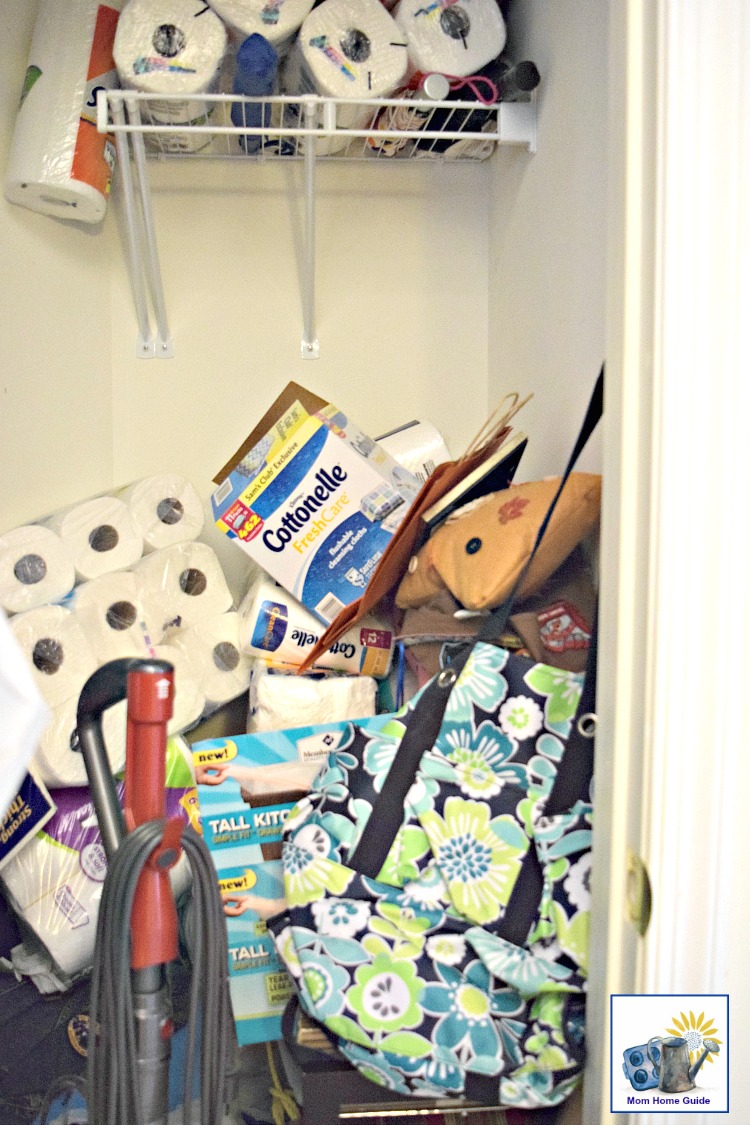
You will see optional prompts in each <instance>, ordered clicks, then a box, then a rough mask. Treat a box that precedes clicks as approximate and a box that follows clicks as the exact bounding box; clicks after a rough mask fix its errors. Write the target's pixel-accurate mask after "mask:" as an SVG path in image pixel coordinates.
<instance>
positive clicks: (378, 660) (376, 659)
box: [238, 576, 394, 679]
mask: <svg viewBox="0 0 750 1125" xmlns="http://www.w3.org/2000/svg"><path fill="white" fill-rule="evenodd" d="M238 614H239V644H240V648H241V650H242V651H243V652H246V653H250V654H252V655H253V656H262V657H267V658H271V660H272V662H273V663H277V664H293V665H297V666H298V667H299V666H300V665H301V664H302V663H303V662H304V659H305V657H306V655H307V653H308V651H309V650H310V648H312V646H313V645H314V644H316V643H317V642H318V640H319V639H320V635H321V632H322V628H321V624H320V621H318V619H317V618H316V617H313V615H312V614H311V613H310V612H309V611H308V610H307V609H305V607H304V606H303V605H301V604H300V603H299V602H298V601H297V600H296V598H293V597H292V596H291V594H288V593H287V592H286V590H283V589H282V588H281V586H277V585H276V583H275V582H273V581H272V579H270V578H268V577H266V576H262V577H261V578H260V579H259V580H258V581H257V582H255V583H254V584H253V585H252V586H251V587H250V589H249V590H248V591H247V593H246V595H245V597H244V598H243V600H242V603H241V604H240V608H239V610H238ZM393 645H394V636H393V631H392V630H391V629H390V628H389V627H388V626H387V625H385V624H383V623H382V622H381V621H378V620H377V619H376V618H374V617H371V616H369V615H368V616H366V617H363V618H362V620H361V621H358V622H357V624H356V625H355V626H353V627H352V628H351V629H349V630H348V631H347V632H346V633H344V634H343V636H341V637H340V638H339V639H338V641H336V642H335V644H333V645H332V646H331V648H330V649H328V651H327V652H325V653H323V654H322V656H321V657H320V659H319V660H317V661H316V663H315V667H316V668H331V669H336V670H337V671H341V672H349V673H352V674H353V675H360V674H361V675H365V676H375V677H376V678H378V679H380V678H382V677H384V676H387V675H388V670H389V668H390V665H391V658H392V656H393Z"/></svg>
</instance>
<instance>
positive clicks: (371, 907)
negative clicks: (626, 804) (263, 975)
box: [269, 644, 592, 1108]
mask: <svg viewBox="0 0 750 1125" xmlns="http://www.w3.org/2000/svg"><path fill="white" fill-rule="evenodd" d="M581 686H582V677H581V676H579V675H575V674H573V673H568V672H563V671H560V670H559V669H555V668H550V667H547V666H546V665H543V664H535V663H534V662H533V661H532V660H529V659H525V658H522V657H518V656H512V657H511V656H510V655H509V654H508V653H507V652H506V651H505V650H503V649H499V648H496V647H494V646H492V645H486V644H477V645H476V646H475V647H474V650H473V651H472V654H471V655H470V657H469V660H468V661H467V663H466V665H465V667H464V668H463V670H462V672H461V674H460V675H459V677H458V679H457V681H456V683H455V684H454V686H453V689H452V691H451V693H450V696H449V700H448V705H447V708H446V711H445V715H444V718H443V722H442V725H441V728H440V732H439V734H438V737H437V740H436V742H435V745H434V746H431V747H425V752H424V754H423V757H422V760H421V763H420V767H419V770H418V772H417V775H416V777H415V779H414V782H413V784H412V785H411V787H410V789H409V792H408V795H407V798H406V801H405V804H404V810H403V821H402V825H401V828H400V830H399V831H398V833H397V835H396V837H395V839H394V840H393V843H392V845H391V848H390V852H389V854H388V857H387V859H386V862H385V864H384V865H383V867H382V869H381V871H380V873H379V875H378V878H377V879H372V878H367V877H365V876H363V875H360V874H359V873H357V872H356V871H355V870H353V869H352V868H351V867H350V866H348V863H349V857H350V856H351V855H352V854H353V852H354V849H355V848H356V846H357V844H358V842H359V841H360V838H361V836H362V833H363V832H364V831H365V829H366V828H367V826H368V824H369V822H370V817H371V814H372V811H373V808H374V806H375V804H376V802H377V800H378V796H379V794H380V793H381V791H382V787H383V782H384V780H385V777H386V776H387V774H388V771H389V770H390V769H391V768H394V761H397V754H398V748H399V745H400V742H401V739H402V737H403V733H404V731H405V729H406V728H407V727H408V725H409V722H410V719H411V717H412V715H413V712H414V709H415V707H416V705H417V699H418V697H414V699H412V700H411V701H410V703H409V704H407V706H406V707H405V708H404V709H403V710H402V711H401V712H400V713H399V715H398V716H394V718H393V721H392V722H391V723H389V725H388V727H387V728H386V729H385V730H383V729H380V730H379V731H378V732H377V733H376V734H369V733H368V728H367V723H366V721H365V722H362V723H360V724H352V725H351V727H350V728H349V729H348V732H347V736H346V737H345V738H343V739H342V741H341V744H340V746H339V748H338V750H337V752H336V753H334V754H332V755H331V756H330V758H329V762H328V766H327V768H326V769H325V770H323V771H322V772H321V774H319V775H318V779H317V781H316V785H315V788H314V790H313V792H311V793H310V795H309V797H308V798H306V799H305V800H303V801H301V802H300V803H299V805H297V807H296V808H295V810H294V812H293V814H292V816H290V818H289V820H288V821H287V825H286V829H285V837H284V850H283V865H284V878H285V887H286V894H287V901H288V909H287V911H286V913H285V914H283V915H281V916H278V917H277V918H275V919H272V920H271V922H270V923H269V928H270V929H271V931H272V932H273V933H274V935H275V941H276V945H277V949H278V951H279V955H280V957H281V958H282V960H283V961H284V963H285V964H286V965H287V967H288V968H289V970H290V972H291V974H292V977H293V979H294V982H295V985H296V987H297V989H298V993H299V998H300V1002H301V1004H302V1006H303V1008H304V1009H305V1011H306V1012H308V1013H309V1014H310V1015H312V1016H313V1018H314V1019H316V1020H318V1021H319V1022H320V1023H322V1024H323V1025H324V1026H325V1027H326V1029H327V1030H328V1032H329V1034H331V1035H333V1036H334V1037H335V1039H336V1041H337V1042H338V1044H339V1048H340V1051H341V1053H342V1054H343V1055H344V1056H345V1057H346V1058H347V1059H348V1060H349V1061H350V1062H351V1063H352V1064H353V1065H354V1066H356V1067H357V1068H358V1069H359V1070H360V1072H361V1073H362V1074H364V1075H366V1076H367V1077H368V1078H369V1079H371V1080H372V1081H373V1082H376V1083H378V1084H379V1085H382V1086H384V1087H387V1088H388V1089H390V1090H393V1091H395V1092H399V1093H412V1094H416V1095H420V1096H424V1095H432V1096H448V1095H461V1094H463V1095H466V1096H469V1095H470V1092H471V1089H472V1088H474V1087H472V1082H473V1081H474V1079H475V1078H476V1079H477V1080H479V1079H481V1080H482V1081H483V1082H484V1083H485V1086H484V1089H485V1090H486V1089H487V1086H486V1083H487V1082H490V1083H491V1084H492V1086H491V1088H492V1089H493V1090H494V1097H495V1099H496V1100H499V1102H500V1104H503V1105H508V1106H521V1107H525V1108H533V1107H543V1106H550V1105H556V1104H558V1103H559V1102H561V1101H562V1100H563V1099H564V1098H565V1097H567V1096H568V1094H569V1093H570V1091H571V1090H572V1089H573V1087H574V1086H575V1084H576V1082H577V1081H578V1080H579V1078H580V1074H581V1070H582V1065H583V1057H584V1049H583V1048H584V1013H585V1005H584V995H585V987H586V985H585V980H586V966H587V953H588V925H589V909H590V891H589V879H590V872H591V828H592V806H591V803H590V799H579V800H578V801H577V802H576V804H575V805H574V806H573V807H572V808H569V809H567V810H565V811H563V812H561V813H557V814H556V815H554V816H547V815H545V803H546V801H547V798H548V796H549V794H550V792H551V791H552V787H553V785H554V782H555V778H556V776H557V772H558V769H559V768H560V763H561V762H562V761H563V759H564V756H565V753H566V747H565V741H566V738H567V736H568V734H569V731H570V727H571V722H572V720H573V718H574V716H575V712H576V708H577V705H578V700H579V697H580V692H581ZM419 695H420V696H421V695H422V693H421V692H420V693H419ZM395 768H398V765H396V767H395ZM589 797H590V795H589ZM371 827H372V826H371ZM375 830H377V826H375ZM527 856H535V857H536V859H538V862H539V866H540V868H541V872H542V884H543V886H542V893H541V901H540V903H539V906H538V909H537V913H536V917H535V919H534V921H533V924H532V926H531V930H530V933H529V936H528V938H527V940H526V942H525V943H524V945H522V946H519V945H515V944H513V943H512V942H510V941H507V940H506V939H505V938H503V937H502V936H501V934H500V932H498V931H499V930H501V928H502V920H503V918H504V915H505V912H506V908H507V907H508V904H509V903H510V902H511V896H512V894H513V889H514V887H515V885H516V881H517V879H518V877H519V872H520V871H521V870H522V866H523V864H524V859H525V857H527ZM467 1091H468V1092H469V1093H468V1094H467Z"/></svg>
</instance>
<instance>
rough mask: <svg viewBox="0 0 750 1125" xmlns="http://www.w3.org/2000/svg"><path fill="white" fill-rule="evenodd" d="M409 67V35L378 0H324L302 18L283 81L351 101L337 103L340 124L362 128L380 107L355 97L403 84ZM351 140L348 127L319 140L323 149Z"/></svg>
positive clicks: (295, 90)
mask: <svg viewBox="0 0 750 1125" xmlns="http://www.w3.org/2000/svg"><path fill="white" fill-rule="evenodd" d="M407 69H408V53H407V42H406V37H405V35H404V34H403V33H402V31H401V30H400V28H399V27H398V26H397V24H396V23H395V21H394V19H393V16H391V14H390V13H389V12H388V11H387V9H386V8H385V7H384V6H383V5H382V4H381V3H380V0H323V3H322V4H318V6H317V7H315V8H313V10H312V11H311V12H310V14H309V16H307V17H306V19H305V20H304V22H303V24H302V27H301V28H300V31H299V34H298V36H297V39H296V41H295V43H294V47H293V48H292V50H291V51H290V52H289V54H288V56H287V60H286V65H285V66H284V68H283V73H282V79H281V82H282V87H283V90H284V92H285V93H287V94H300V95H303V94H321V95H324V96H327V97H336V98H345V99H347V100H350V101H352V103H353V104H352V105H350V106H347V105H343V106H337V107H336V113H337V118H336V125H337V127H338V128H340V129H342V130H345V129H362V128H365V127H367V126H368V125H369V123H370V122H371V121H372V120H373V118H374V116H375V114H376V112H377V110H376V109H375V108H373V107H372V106H366V105H365V106H363V105H359V104H356V103H357V100H358V99H359V100H360V101H361V99H363V98H364V99H368V98H381V97H383V98H384V97H388V96H389V95H390V94H392V93H393V92H394V91H395V90H397V89H398V88H399V86H401V85H402V84H403V82H404V80H405V77H406V74H407ZM320 120H321V122H322V121H323V117H322V115H321V118H320ZM303 144H304V142H303ZM347 144H348V137H347V135H346V133H343V134H342V136H341V138H338V137H335V136H334V137H330V138H321V139H320V140H317V141H316V145H317V151H318V152H319V153H321V154H325V153H332V152H337V151H338V150H340V149H342V148H344V147H345V146H346V145H347Z"/></svg>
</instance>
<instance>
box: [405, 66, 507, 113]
mask: <svg viewBox="0 0 750 1125" xmlns="http://www.w3.org/2000/svg"><path fill="white" fill-rule="evenodd" d="M438 73H439V74H442V73H443V72H442V71H432V70H419V71H417V72H416V73H415V74H412V76H411V78H410V79H409V82H408V84H407V86H406V89H407V90H418V89H419V87H420V86H421V85H422V83H423V82H424V80H425V78H427V77H428V75H430V74H438ZM443 77H444V78H447V79H448V82H449V84H450V88H451V90H460V89H462V87H464V86H468V88H469V89H470V90H471V91H472V93H473V94H474V97H475V98H476V100H477V101H478V102H481V103H482V105H494V104H495V103H496V102H497V101H499V99H500V91H499V90H498V88H497V86H496V85H495V83H494V82H493V81H492V79H491V78H486V77H485V76H484V75H483V74H469V75H467V76H466V77H465V78H462V77H461V76H460V75H458V74H443ZM482 86H484V87H485V89H486V91H487V92H486V93H485V94H483V93H482V91H481V87H482Z"/></svg>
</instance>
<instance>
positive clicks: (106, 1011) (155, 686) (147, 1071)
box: [77, 658, 233, 1125]
mask: <svg viewBox="0 0 750 1125" xmlns="http://www.w3.org/2000/svg"><path fill="white" fill-rule="evenodd" d="M173 695H174V671H173V668H172V665H171V664H168V663H166V662H165V661H162V660H151V659H145V660H144V659H137V658H126V659H121V660H113V661H110V663H108V664H105V665H103V666H102V667H101V668H99V669H98V670H97V671H96V672H94V674H93V675H92V676H91V677H90V678H89V679H88V680H87V682H86V683H85V685H84V687H83V690H82V691H81V695H80V698H79V702H78V717H77V728H78V739H79V743H80V750H81V752H82V754H83V758H84V762H85V766H86V773H87V776H88V783H89V788H90V791H91V797H92V801H93V804H94V808H95V810H96V816H97V819H98V822H99V830H100V832H101V837H102V844H103V846H104V850H105V853H106V856H107V875H106V878H105V881H104V887H103V891H102V898H101V904H100V908H99V917H98V922H97V934H96V947H95V953H94V964H93V972H92V979H91V998H90V1012H89V1028H90V1032H89V1046H88V1060H87V1072H86V1090H85V1096H86V1102H87V1111H88V1121H89V1123H90V1125H166V1123H167V1119H168V1115H169V1112H168V1087H169V1066H170V1054H171V1046H170V1045H171V1037H172V1033H173V1022H172V1004H171V996H170V987H169V965H170V963H171V962H173V961H175V960H176V959H177V958H178V956H179V947H178V918H177V908H176V905H175V901H174V897H173V895H172V888H171V884H170V877H169V872H170V870H171V868H172V867H173V866H174V865H175V864H176V863H177V862H178V860H179V859H180V857H181V855H183V854H184V855H185V856H186V857H187V860H188V862H189V864H190V868H191V872H192V880H193V882H192V895H193V904H192V905H193V910H194V938H193V941H192V948H191V950H190V960H191V970H192V972H191V984H190V995H189V1007H188V1024H187V1048H186V1058H185V1070H184V1087H183V1118H182V1120H183V1122H184V1123H185V1125H188V1123H191V1122H193V1121H195V1122H198V1121H199V1122H200V1125H221V1122H222V1120H223V1118H224V1113H225V1108H226V1106H225V1101H226V1090H225V1074H226V1061H227V1055H228V1042H227V1028H230V1027H232V1026H233V1025H232V1021H231V1018H230V1011H229V993H228V984H227V972H228V953H227V932H226V925H225V921H224V914H223V910H222V903H221V898H220V895H219V889H218V884H217V881H216V871H215V868H214V866H213V863H212V860H211V857H210V854H209V852H208V849H207V848H206V845H205V844H204V843H203V840H202V839H201V837H200V835H198V833H196V832H195V831H194V830H193V829H192V828H190V827H189V826H188V825H186V824H185V823H184V822H183V821H182V820H180V819H179V818H177V817H174V818H169V819H168V818H167V817H166V816H165V797H164V783H165V756H166V744H167V723H168V721H169V719H170V718H171V715H172V700H173ZM123 699H127V741H126V762H125V796H124V802H123V807H122V808H121V806H120V802H119V800H118V797H117V791H116V788H115V782H114V779H113V777H112V773H111V770H110V765H109V761H108V758H107V754H106V750H105V745H104V738H103V734H102V716H103V714H104V712H105V711H106V710H107V709H108V708H109V707H113V706H114V705H115V704H117V703H119V702H121V701H122V700H123ZM198 1060H200V1086H199V1099H197V1100H199V1102H200V1109H199V1111H198V1114H199V1116H194V1117H191V1108H192V1106H193V1103H194V1100H196V1099H194V1084H195V1075H196V1068H197V1066H198Z"/></svg>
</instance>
